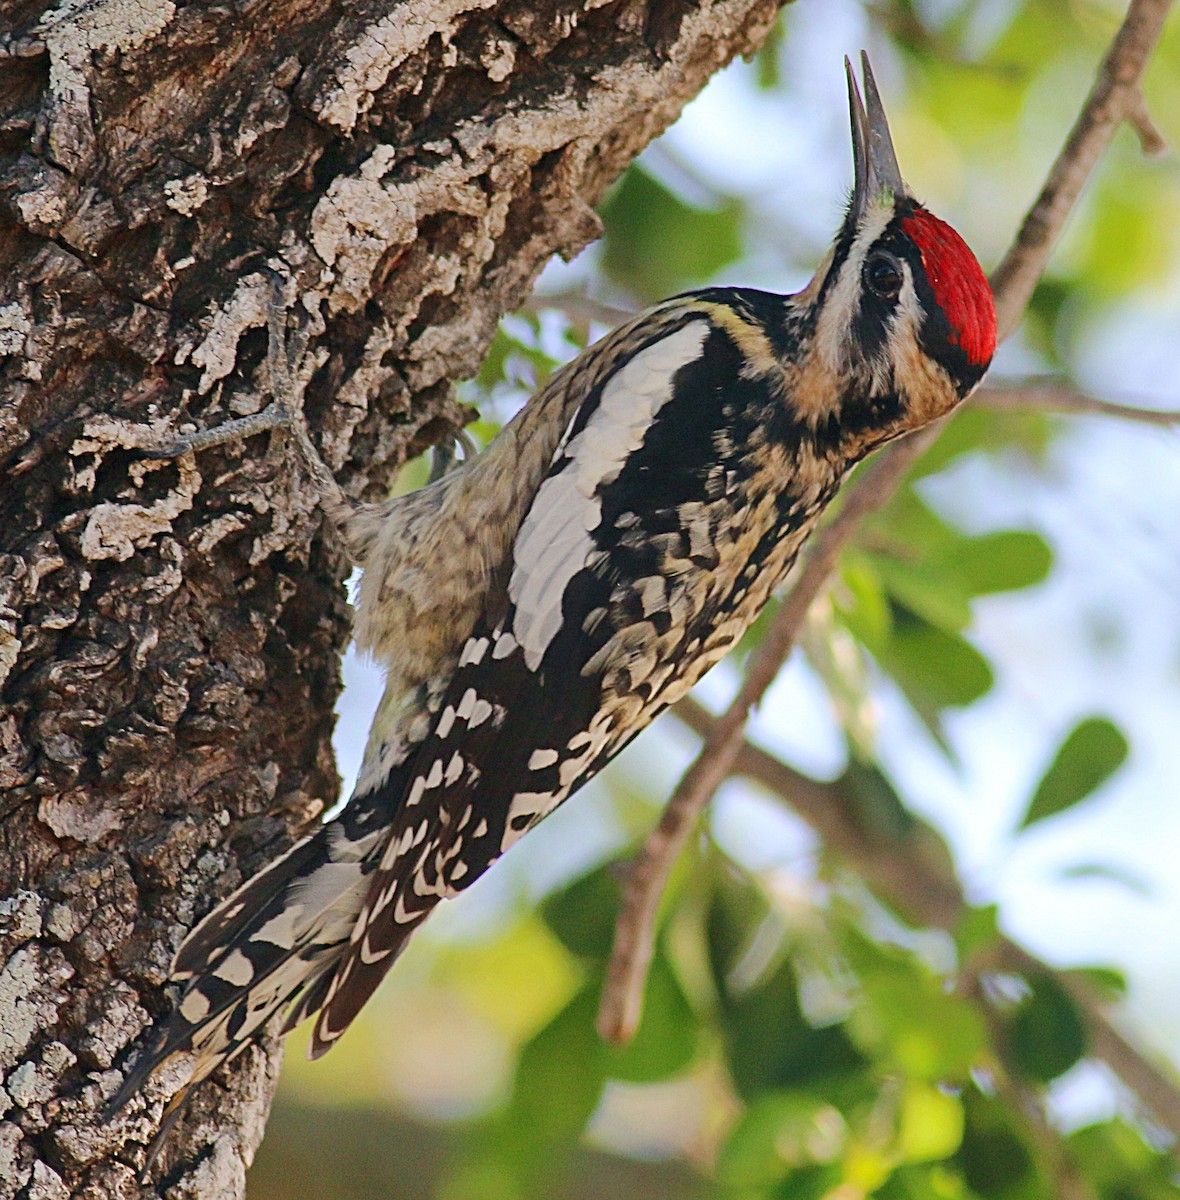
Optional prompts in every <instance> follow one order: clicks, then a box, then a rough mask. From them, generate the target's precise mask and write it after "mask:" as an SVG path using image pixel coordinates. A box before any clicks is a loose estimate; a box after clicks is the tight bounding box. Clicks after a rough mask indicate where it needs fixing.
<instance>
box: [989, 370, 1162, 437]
mask: <svg viewBox="0 0 1180 1200" xmlns="http://www.w3.org/2000/svg"><path fill="white" fill-rule="evenodd" d="M971 403H972V404H976V405H979V406H980V407H981V408H989V409H993V410H994V411H996V412H1012V411H1015V410H1020V409H1028V408H1038V409H1040V410H1041V411H1042V412H1049V413H1065V414H1068V415H1070V416H1093V417H1117V418H1119V419H1120V420H1123V421H1136V422H1139V423H1141V424H1144V425H1158V426H1160V427H1161V428H1164V429H1168V428H1170V427H1171V426H1173V425H1180V409H1175V408H1172V409H1169V408H1146V407H1143V406H1140V405H1134V404H1118V403H1116V402H1114V401H1111V400H1100V399H1099V398H1098V397H1097V396H1088V395H1086V394H1085V393H1084V392H1080V391H1078V390H1077V388H1075V387H1072V386H1071V385H1070V384H1069V383H1068V382H1066V381H1064V380H1059V379H1053V378H1052V377H1047V378H1044V379H1037V378H1035V377H1034V378H1031V379H1024V380H1009V379H1006V380H1004V381H1002V382H998V383H996V384H993V385H989V386H987V387H982V388H980V389H979V391H978V392H976V393H975V395H974V396H973V397H972V398H971Z"/></svg>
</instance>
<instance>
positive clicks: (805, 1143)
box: [717, 1092, 848, 1188]
mask: <svg viewBox="0 0 1180 1200" xmlns="http://www.w3.org/2000/svg"><path fill="white" fill-rule="evenodd" d="M847 1135H848V1131H847V1128H846V1126H845V1124H844V1118H843V1117H842V1115H841V1114H840V1112H839V1111H838V1110H837V1109H836V1108H834V1107H833V1106H832V1105H831V1104H828V1103H827V1102H826V1101H824V1100H822V1099H819V1098H818V1097H815V1096H811V1095H808V1094H807V1093H802V1092H772V1093H769V1094H766V1095H763V1096H760V1097H758V1098H757V1099H756V1100H755V1101H754V1102H753V1103H752V1104H751V1105H750V1107H749V1108H748V1109H747V1110H746V1112H745V1114H744V1115H743V1116H742V1118H741V1120H739V1121H738V1122H737V1124H736V1125H735V1126H734V1127H733V1129H732V1130H731V1131H730V1134H729V1137H728V1138H727V1139H726V1141H725V1144H724V1146H722V1148H721V1153H720V1155H719V1156H718V1159H717V1180H718V1182H719V1183H720V1184H721V1185H722V1186H724V1187H730V1188H753V1187H759V1186H765V1185H766V1184H772V1183H777V1182H778V1181H779V1180H782V1179H786V1178H787V1177H788V1175H790V1174H791V1173H792V1171H793V1169H794V1168H796V1167H800V1166H814V1165H817V1164H823V1163H829V1162H833V1161H835V1159H836V1158H837V1157H838V1156H839V1155H840V1154H841V1153H842V1152H843V1150H844V1148H845V1145H846V1142H847Z"/></svg>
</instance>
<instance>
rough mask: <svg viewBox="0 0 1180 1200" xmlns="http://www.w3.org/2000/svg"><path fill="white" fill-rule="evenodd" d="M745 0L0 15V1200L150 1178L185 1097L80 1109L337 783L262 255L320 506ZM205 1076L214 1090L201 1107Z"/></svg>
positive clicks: (355, 480) (584, 205) (437, 408)
mask: <svg viewBox="0 0 1180 1200" xmlns="http://www.w3.org/2000/svg"><path fill="white" fill-rule="evenodd" d="M775 8H776V5H775V2H774V0H702V2H699V3H695V2H688V0H650V2H649V3H642V2H634V0H615V2H608V3H602V2H600V0H556V2H554V0H549V2H546V3H533V2H531V0H401V2H400V3H397V2H394V0H367V2H366V0H361V2H359V3H353V4H349V5H343V4H333V3H329V2H328V0H304V2H303V3H298V4H297V3H291V2H289V0H273V2H271V3H267V4H262V3H259V2H258V0H238V2H237V3H234V4H232V5H224V4H214V3H211V2H207V0H198V2H197V3H191V4H186V5H183V6H176V5H174V4H173V3H171V0H93V2H91V3H89V4H82V5H80V4H74V3H70V2H69V0H63V2H62V3H59V4H58V5H56V6H55V7H52V8H47V7H44V6H43V5H38V4H37V3H35V2H34V3H29V2H23V0H12V2H10V3H9V4H8V5H7V6H6V14H5V15H6V18H7V27H6V28H5V29H0V60H2V61H0V254H2V256H3V268H4V269H3V271H2V272H0V380H2V390H0V463H2V464H3V484H2V486H0V688H2V689H3V691H2V693H0V815H2V817H3V820H2V821H0V862H2V863H3V866H2V867H0V1198H7V1197H14V1196H22V1197H27V1198H28V1200H34V1198H37V1200H49V1198H51V1197H58V1196H62V1197H64V1196H67V1195H76V1196H94V1197H100V1196H101V1197H123V1196H138V1195H141V1194H145V1191H144V1187H142V1186H141V1185H140V1184H139V1183H138V1182H137V1180H136V1170H137V1166H138V1164H139V1162H140V1161H141V1160H142V1154H143V1147H144V1145H145V1144H146V1143H147V1142H148V1141H150V1139H151V1136H152V1134H153V1132H154V1130H155V1125H156V1122H157V1121H158V1119H159V1112H160V1107H161V1102H162V1100H163V1099H164V1098H165V1097H166V1096H167V1095H168V1093H169V1092H170V1091H171V1090H172V1089H173V1088H174V1087H175V1084H176V1082H177V1081H176V1080H175V1079H172V1080H170V1079H167V1078H164V1079H161V1080H158V1081H154V1082H153V1084H152V1085H150V1086H149V1088H148V1090H147V1094H146V1100H147V1103H146V1107H144V1106H140V1107H136V1108H133V1109H132V1111H131V1112H130V1113H129V1114H127V1115H126V1116H125V1117H124V1118H120V1119H119V1121H117V1122H116V1123H114V1124H113V1125H112V1126H110V1127H103V1126H102V1125H101V1123H100V1122H99V1120H98V1115H97V1114H98V1112H99V1111H100V1109H101V1107H102V1104H103V1101H104V1099H105V1098H106V1097H108V1096H109V1095H110V1094H111V1092H112V1091H113V1090H114V1088H115V1087H116V1085H117V1083H118V1080H119V1078H120V1070H119V1068H120V1065H121V1064H122V1063H124V1062H125V1061H126V1056H127V1054H128V1051H129V1048H130V1047H132V1046H133V1044H134V1043H135V1040H136V1038H137V1037H138V1036H139V1034H140V1033H141V1031H142V1030H143V1028H144V1026H145V1024H146V1023H147V1022H148V1021H149V1020H150V1019H151V1017H152V1016H153V1015H155V1014H157V1013H159V1012H161V1011H163V1009H164V1008H165V1006H166V1005H167V1003H168V998H167V995H166V993H165V991H164V990H163V986H162V985H163V984H164V982H165V979H166V975H167V966H168V962H169V960H170V957H171V954H172V952H173V951H174V950H175V948H176V946H177V945H178V943H179V941H180V939H181V938H182V936H183V934H184V932H185V930H186V929H188V928H189V927H190V926H191V925H192V924H193V923H194V922H195V921H196V920H197V919H198V918H199V917H200V916H201V915H202V914H203V913H204V912H206V911H207V910H208V909H209V908H210V907H211V905H212V904H213V902H214V901H215V900H216V898H218V897H221V896H224V895H226V894H227V893H228V892H229V890H230V889H232V888H233V887H234V886H235V885H236V884H237V883H239V882H240V881H241V880H242V879H243V878H244V877H245V876H246V875H247V874H248V873H249V872H251V871H252V870H254V869H255V868H257V867H258V866H259V865H260V864H261V863H262V862H264V861H265V860H266V859H267V858H269V857H270V856H272V855H273V854H275V853H276V852H277V851H278V850H279V849H281V848H282V847H283V846H284V845H286V844H288V843H289V840H290V838H291V837H292V836H293V834H294V833H295V832H296V831H298V830H299V829H300V828H301V827H303V826H306V824H307V823H308V822H310V821H312V820H314V819H315V818H316V816H317V815H318V814H319V812H320V811H322V809H323V807H324V805H325V804H327V803H330V802H331V801H332V800H333V799H334V798H335V789H336V786H337V781H336V774H335V769H334V764H333V761H332V757H331V750H330V745H329V736H330V731H331V713H332V706H333V701H334V699H335V696H336V693H337V690H338V687H339V682H338V655H339V651H340V649H341V647H342V645H343V643H344V641H345V640H346V638H347V631H348V611H347V605H346V603H345V600H344V595H343V589H342V586H341V579H342V575H343V570H344V561H343V556H342V555H341V554H340V553H339V551H338V548H336V547H334V545H333V544H332V541H331V539H330V538H325V537H322V536H321V522H320V518H319V516H318V514H317V512H316V510H315V508H314V505H313V504H312V503H311V500H310V498H309V497H308V496H307V495H304V494H302V492H301V491H300V489H299V488H298V487H297V486H295V484H296V480H295V479H293V478H292V477H291V475H290V473H288V472H286V471H284V470H283V468H282V465H281V464H280V463H279V462H278V461H277V460H272V458H271V457H270V456H268V454H267V453H266V448H265V446H259V445H258V444H257V443H256V442H251V443H249V444H247V445H245V446H237V447H225V448H219V449H218V450H216V451H211V452H209V453H207V454H203V455H202V456H200V458H199V459H198V460H196V461H195V462H194V461H192V460H187V461H186V460H178V461H176V462H159V461H154V460H150V459H147V458H145V457H144V456H143V454H142V450H143V448H144V447H145V446H148V445H150V444H151V442H152V439H153V438H155V437H158V435H159V432H160V431H161V430H162V429H164V428H166V427H168V426H169V425H173V424H178V423H185V422H188V423H192V424H196V425H201V426H203V425H208V424H213V423H215V422H217V421H219V420H221V419H224V418H225V417H226V416H232V415H239V414H242V413H246V412H250V411H253V410H256V409H257V408H258V407H259V406H261V405H262V404H263V403H264V402H265V399H266V398H265V395H264V378H263V377H264V374H265V372H264V360H265V332H264V321H265V304H266V296H267V289H268V286H269V284H268V280H269V279H270V277H271V274H272V273H273V272H276V271H277V272H278V273H280V274H281V275H282V276H284V277H286V278H288V279H289V280H290V281H291V285H290V290H291V294H292V296H295V295H298V298H299V300H298V306H299V309H300V315H301V319H302V321H303V323H304V325H305V327H306V328H307V330H308V332H309V334H310V338H311V353H310V355H309V356H308V363H309V367H308V372H307V376H306V378H305V380H304V384H305V398H306V399H305V403H306V407H307V411H308V415H309V418H310V422H311V425H312V428H313V430H314V435H315V437H316V439H317V441H318V442H319V444H320V446H321V448H322V452H323V454H324V456H325V458H326V459H327V461H328V462H329V464H330V465H331V466H332V467H333V469H335V470H336V471H337V472H338V473H339V475H340V478H341V481H342V483H343V484H344V486H345V487H346V489H348V490H349V491H350V492H352V493H353V494H355V495H357V496H363V497H366V498H373V497H376V496H379V495H380V494H382V492H383V490H384V489H385V488H386V487H387V486H388V484H389V482H390V479H391V477H392V474H393V472H394V471H395V469H396V468H397V466H398V465H399V464H400V463H401V462H403V461H404V460H405V459H406V458H407V456H410V455H413V454H416V453H418V452H419V451H421V450H422V449H424V448H425V447H426V446H428V445H430V444H431V443H433V442H436V441H439V440H441V439H444V438H446V437H448V436H450V434H451V433H452V432H453V431H454V430H455V429H456V428H457V427H459V426H461V425H462V424H463V423H464V422H465V421H466V420H467V419H468V418H469V415H470V414H469V413H467V412H466V411H465V410H464V409H463V408H462V406H460V405H459V404H458V403H457V402H456V400H455V398H454V395H453V391H452V385H453V382H454V381H455V380H457V379H460V378H462V377H464V376H469V375H471V374H473V373H474V372H475V370H476V369H477V368H478V366H479V362H480V359H481V357H482V355H483V353H484V351H485V350H486V347H487V344H488V342H489V340H490V338H491V335H492V333H493V331H494V329H495V325H496V322H497V320H498V318H499V317H500V315H501V314H502V313H503V312H505V311H507V310H510V309H511V308H513V307H514V306H516V305H517V304H519V303H520V302H521V301H522V299H523V298H524V297H525V295H526V294H527V291H528V288H529V287H530V285H531V283H532V281H533V279H534V278H535V277H536V275H537V273H538V271H539V270H540V269H541V267H542V266H543V265H544V263H545V261H546V260H547V259H548V258H549V256H550V255H552V254H554V253H557V254H561V255H564V256H566V257H569V256H572V255H574V254H576V253H577V252H578V251H579V250H580V249H581V248H582V247H583V246H584V245H585V244H586V242H587V241H589V240H591V239H592V238H593V237H595V236H596V234H597V232H598V229H599V226H598V220H597V217H596V216H595V214H594V211H593V208H592V206H593V205H594V204H595V203H596V202H597V201H598V199H599V198H600V196H601V195H602V192H603V190H604V189H605V187H606V186H607V185H608V184H609V183H610V182H611V181H612V180H613V179H614V178H615V177H616V176H617V175H618V174H619V172H620V171H621V170H622V169H623V167H624V166H625V165H626V163H627V162H628V161H629V160H630V158H631V157H633V156H634V154H635V153H637V152H638V151H639V150H640V149H641V148H642V147H643V145H645V144H646V143H647V142H648V141H649V140H650V139H651V138H652V137H653V136H655V135H656V134H657V133H658V132H659V131H660V130H661V129H663V128H664V127H665V126H666V125H667V124H668V123H669V122H670V121H672V120H673V119H674V118H675V116H676V115H677V113H678V112H679V109H680V108H681V106H682V105H683V104H684V102H685V101H686V100H688V99H689V98H690V97H691V96H692V95H694V94H695V93H696V92H697V91H698V90H699V89H700V87H701V86H702V84H703V83H704V82H705V80H706V79H707V77H708V76H709V75H710V74H711V73H712V72H713V71H715V70H716V69H718V68H719V67H720V66H722V65H723V64H724V63H726V62H727V61H729V60H730V59H731V58H732V57H733V56H734V55H735V54H743V53H748V52H749V51H751V50H752V49H753V48H755V46H756V45H757V44H758V42H759V40H760V39H761V37H762V36H763V35H764V34H765V32H766V31H767V29H768V28H769V25H770V23H771V21H772V20H773V17H774V14H775ZM277 1068H278V1051H277V1048H276V1046H275V1045H274V1044H273V1043H267V1044H265V1045H264V1046H262V1047H261V1048H258V1049H257V1050H253V1051H251V1052H250V1053H248V1054H246V1055H245V1056H244V1057H243V1059H242V1061H241V1062H240V1063H238V1064H236V1065H235V1066H234V1068H233V1069H232V1070H231V1071H228V1072H226V1073H225V1075H224V1078H221V1079H219V1080H217V1081H215V1082H214V1083H213V1084H212V1085H210V1087H208V1088H206V1089H204V1091H205V1092H206V1094H205V1095H203V1096H198V1099H197V1101H196V1103H195V1104H194V1105H193V1107H192V1111H191V1113H189V1114H188V1115H186V1117H185V1119H184V1120H183V1122H182V1123H181V1125H180V1127H179V1128H178V1129H177V1130H176V1131H175V1133H174V1134H173V1136H172V1138H171V1139H170V1141H169V1143H168V1145H167V1147H166V1149H165V1151H164V1154H163V1155H162V1157H161V1159H160V1161H159V1163H158V1164H157V1165H156V1167H155V1182H153V1183H152V1184H149V1185H147V1192H146V1194H161V1195H165V1194H166V1195H168V1196H172V1197H213V1196H216V1197H219V1198H225V1197H233V1196H240V1195H242V1194H243V1190H244V1182H243V1181H244V1176H245V1169H246V1166H247V1165H248V1163H249V1161H250V1159H251V1157H252V1155H253V1151H254V1148H255V1147H256V1145H257V1143H258V1141H259V1140H260V1138H261V1135H262V1129H263V1126H264V1123H265V1117H266V1110H267V1108H268V1106H269V1100H270V1095H271V1091H272V1089H273V1084H274V1080H275V1076H276V1073H277ZM212 1093H216V1094H215V1095H213V1094H212Z"/></svg>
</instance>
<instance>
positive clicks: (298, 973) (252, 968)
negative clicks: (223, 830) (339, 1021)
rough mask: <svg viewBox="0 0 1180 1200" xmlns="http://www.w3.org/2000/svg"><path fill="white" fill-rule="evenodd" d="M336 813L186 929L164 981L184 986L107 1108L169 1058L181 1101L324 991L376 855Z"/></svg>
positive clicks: (374, 846) (377, 849)
mask: <svg viewBox="0 0 1180 1200" xmlns="http://www.w3.org/2000/svg"><path fill="white" fill-rule="evenodd" d="M350 807H351V806H350ZM347 815H349V816H352V817H354V818H355V814H347ZM345 816H346V814H341V817H340V818H338V819H337V820H336V821H333V822H331V823H329V824H328V825H325V826H323V827H322V828H320V829H319V830H317V831H316V832H315V833H313V834H312V835H311V836H310V837H307V838H305V839H304V840H303V841H301V842H299V843H297V844H296V845H295V846H294V847H292V848H291V850H289V851H288V852H287V853H286V854H285V855H284V856H283V857H282V858H280V859H278V860H277V861H276V862H274V863H272V864H271V865H270V866H269V867H267V868H266V869H265V870H264V871H262V872H261V873H260V874H258V875H256V876H254V877H253V878H252V879H250V880H248V881H247V882H246V883H245V884H243V885H242V886H241V887H240V888H238V890H237V891H236V892H234V893H233V895H231V896H230V897H229V898H228V899H227V900H225V901H224V902H223V903H222V904H220V905H219V906H218V907H217V908H215V909H214V910H213V911H212V912H211V913H210V914H209V915H208V916H207V917H205V919H204V920H202V921H201V923H200V924H199V925H197V926H196V927H195V928H194V929H193V930H192V932H191V933H190V934H189V935H188V937H187V938H186V939H185V941H184V943H183V944H182V945H181V947H180V949H179V950H178V951H177V953H176V957H175V959H174V960H173V970H172V977H173V979H175V980H178V981H187V986H186V987H185V990H184V993H183V995H182V996H181V997H180V1000H179V1002H178V1003H177V1005H176V1006H175V1008H174V1009H173V1010H172V1012H171V1013H170V1014H169V1015H168V1017H167V1018H166V1019H165V1020H164V1021H163V1023H162V1024H160V1025H159V1026H157V1029H156V1032H155V1036H154V1037H153V1039H152V1041H151V1042H150V1044H149V1045H148V1046H147V1048H146V1049H145V1050H144V1052H143V1053H142V1054H141V1055H140V1057H139V1059H138V1061H137V1062H136V1064H135V1066H134V1068H133V1069H132V1070H131V1071H130V1072H129V1073H128V1075H127V1077H126V1078H125V1080H124V1082H123V1085H122V1087H121V1088H120V1089H119V1091H118V1092H117V1093H116V1095H115V1096H114V1098H113V1099H112V1101H111V1103H110V1105H109V1106H108V1112H109V1113H114V1112H117V1111H118V1110H119V1109H120V1108H122V1107H123V1105H124V1104H126V1102H127V1101H128V1100H129V1099H130V1098H131V1096H133V1095H134V1094H135V1093H136V1091H138V1090H139V1088H140V1087H141V1086H142V1085H143V1083H144V1082H145V1081H146V1080H147V1078H148V1077H149V1076H150V1075H152V1074H153V1073H154V1072H155V1071H156V1070H157V1068H159V1067H160V1066H161V1065H162V1064H163V1063H164V1062H165V1061H166V1060H167V1059H169V1058H171V1057H172V1056H173V1055H175V1054H177V1053H180V1052H185V1051H188V1052H190V1053H192V1054H193V1055H194V1068H193V1075H192V1078H191V1080H190V1082H189V1083H188V1085H187V1086H186V1087H185V1088H184V1089H183V1090H182V1092H181V1093H180V1095H179V1096H178V1098H177V1099H178V1100H180V1099H183V1096H184V1095H185V1094H187V1092H188V1091H189V1090H190V1089H191V1088H192V1087H193V1086H195V1085H196V1084H197V1083H200V1082H201V1080H203V1079H205V1078H206V1077H207V1076H208V1075H210V1074H211V1073H212V1072H213V1071H214V1070H216V1069H217V1067H219V1066H220V1065H221V1064H222V1063H224V1062H228V1061H230V1060H231V1059H233V1058H234V1057H235V1056H236V1055H237V1054H239V1053H241V1051H242V1050H244V1049H245V1048H246V1046H247V1045H249V1043H250V1042H251V1041H252V1040H254V1038H255V1037H256V1036H257V1034H258V1033H259V1031H260V1030H261V1029H262V1027H263V1026H264V1025H265V1024H266V1023H267V1022H268V1021H269V1020H270V1019H271V1018H272V1017H273V1016H274V1015H275V1013H277V1012H278V1011H280V1010H281V1009H282V1008H283V1006H284V1005H286V1004H288V1003H289V1002H290V1001H292V1000H295V1001H296V1005H295V1007H294V1008H293V1009H292V1014H291V1017H289V1018H288V1026H287V1027H288V1028H289V1027H290V1026H291V1024H292V1023H293V1021H292V1018H294V1017H295V1014H296V1013H297V1012H298V1013H299V1014H301V1015H300V1016H299V1017H298V1018H296V1019H302V1015H307V1014H308V1013H310V1012H313V1011H314V1010H315V1007H318V1004H310V1003H309V1001H311V1000H313V999H314V998H315V997H316V996H319V997H321V998H322V996H323V995H324V993H325V990H326V987H327V981H328V980H330V979H331V976H332V974H333V971H334V968H335V966H336V964H337V962H338V960H339V958H340V956H341V954H342V953H343V951H344V950H345V949H346V947H347V944H348V936H349V933H350V932H351V930H352V928H353V926H354V925H355V923H356V918H357V915H358V913H359V912H360V910H361V907H362V906H363V903H364V899H365V895H366V893H367V890H368V889H367V878H368V875H369V873H370V871H371V870H372V865H373V855H374V854H376V856H377V857H378V858H379V857H380V853H381V844H380V843H381V836H380V832H379V831H377V832H373V833H371V834H368V835H367V836H362V837H360V838H359V839H355V838H350V837H349V836H348V834H347V833H346V832H345V829H344V825H343V822H344V819H345ZM357 824H358V822H357V821H356V820H355V819H353V820H350V821H349V822H348V825H349V826H350V832H360V830H358V829H357ZM360 824H364V822H360ZM284 1031H285V1030H284Z"/></svg>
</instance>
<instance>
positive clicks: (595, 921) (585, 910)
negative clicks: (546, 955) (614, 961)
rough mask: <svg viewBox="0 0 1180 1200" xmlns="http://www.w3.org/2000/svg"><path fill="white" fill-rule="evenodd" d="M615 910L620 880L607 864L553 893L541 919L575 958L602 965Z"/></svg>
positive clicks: (608, 944)
mask: <svg viewBox="0 0 1180 1200" xmlns="http://www.w3.org/2000/svg"><path fill="white" fill-rule="evenodd" d="M618 907H619V880H618V876H617V874H616V873H615V871H614V870H613V868H612V867H611V866H610V865H609V864H608V865H607V866H604V867H599V868H598V870H596V871H591V872H590V873H589V874H588V875H583V876H582V877H581V879H575V880H574V882H573V883H571V884H569V886H567V887H565V888H563V889H562V890H561V891H560V892H555V893H554V894H553V895H552V896H550V897H549V898H548V899H547V900H546V901H545V902H544V903H543V904H542V905H541V915H542V917H544V919H545V923H546V924H547V925H548V926H549V928H550V929H552V930H553V932H554V934H556V936H557V938H558V939H559V940H560V941H561V943H562V945H564V946H565V948H566V949H567V950H568V951H569V952H570V953H571V954H572V955H574V956H575V957H576V958H580V959H583V960H589V961H594V962H605V961H606V958H607V956H608V955H609V954H610V949H611V943H612V942H613V941H614V933H615V913H616V912H617V911H618Z"/></svg>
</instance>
